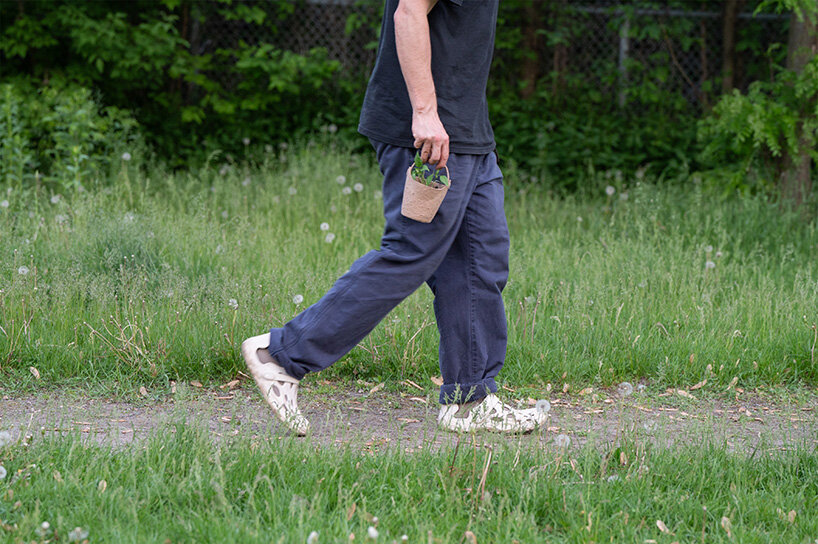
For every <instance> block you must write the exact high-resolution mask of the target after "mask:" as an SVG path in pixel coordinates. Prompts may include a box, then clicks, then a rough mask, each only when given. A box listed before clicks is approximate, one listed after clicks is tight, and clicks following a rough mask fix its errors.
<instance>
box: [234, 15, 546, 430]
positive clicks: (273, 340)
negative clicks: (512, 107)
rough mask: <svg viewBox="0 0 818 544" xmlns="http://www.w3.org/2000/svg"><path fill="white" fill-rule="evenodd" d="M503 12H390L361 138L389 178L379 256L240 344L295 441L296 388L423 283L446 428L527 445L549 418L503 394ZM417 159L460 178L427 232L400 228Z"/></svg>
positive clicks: (408, 224)
mask: <svg viewBox="0 0 818 544" xmlns="http://www.w3.org/2000/svg"><path fill="white" fill-rule="evenodd" d="M498 5H499V0H386V5H385V8H384V17H383V23H382V27H381V39H380V45H379V48H378V57H377V61H376V63H375V68H374V70H373V73H372V77H371V79H370V81H369V86H368V88H367V92H366V97H365V98H364V104H363V109H362V112H361V119H360V125H359V127H358V130H359V132H360V133H361V134H363V135H365V136H367V137H369V139H370V141H371V142H372V145H373V147H374V148H375V151H376V153H377V158H378V163H379V165H380V169H381V172H382V174H383V176H384V182H383V203H384V217H385V220H386V224H385V228H384V234H383V237H382V239H381V247H380V249H379V250H377V251H370V252H369V253H367V254H365V255H364V256H363V257H361V258H360V259H358V260H357V261H355V263H354V264H353V265H352V267H351V268H350V270H349V272H347V273H346V274H344V275H343V276H342V277H341V278H339V279H338V280H337V281H336V283H335V285H333V286H332V288H331V289H330V290H329V291H328V292H327V293H326V294H325V295H324V296H323V297H322V298H321V299H320V300H319V301H318V302H316V303H315V304H314V305H312V306H310V307H309V308H307V309H306V310H304V311H303V312H301V313H300V314H299V315H298V316H296V317H295V318H294V319H293V320H292V321H290V322H289V323H287V324H286V325H284V326H283V327H282V328H277V329H272V330H271V331H270V334H264V335H261V336H256V337H252V338H249V339H247V340H245V342H244V343H243V344H242V355H243V357H244V359H245V361H246V362H247V366H248V368H249V369H250V372H251V373H252V375H253V377H254V379H255V380H256V383H257V384H258V386H259V387H260V389H261V392H262V394H263V395H264V397H265V399H266V400H267V402H268V404H269V405H270V407H271V408H272V409H273V410H274V411H275V412H276V414H277V415H278V417H279V418H280V419H281V420H282V421H283V422H285V423H286V424H287V425H288V426H289V427H290V428H291V429H292V430H294V431H295V432H296V433H298V434H305V433H306V432H307V431H308V429H309V422H308V421H307V420H306V418H305V417H304V416H303V415H302V414H301V412H300V410H299V409H298V403H297V391H298V382H299V380H301V379H302V378H303V377H304V375H306V374H307V373H308V372H318V371H320V370H322V369H324V368H327V367H328V366H330V365H331V364H333V363H334V362H335V361H337V360H338V359H340V358H341V357H343V356H344V355H345V354H346V353H347V352H349V350H351V349H352V348H353V347H355V346H356V345H357V344H358V342H360V341H361V340H362V339H363V338H364V337H365V336H366V335H367V334H369V333H370V331H372V329H374V328H375V326H376V325H377V324H378V323H379V322H380V321H381V320H382V319H383V318H384V317H385V316H386V315H387V314H388V313H389V312H390V311H391V310H392V309H393V308H394V307H395V306H397V305H398V304H399V303H400V302H401V301H402V300H403V299H405V298H406V297H408V296H409V295H410V294H412V293H413V292H414V291H415V290H416V289H417V288H418V287H420V286H421V285H422V284H423V283H424V282H425V283H427V284H428V285H429V287H430V288H431V290H432V292H433V294H434V297H435V299H434V309H435V318H436V321H437V326H438V331H439V333H440V353H439V357H440V370H441V374H442V376H443V386H442V387H441V389H440V403H441V405H442V406H441V409H440V413H439V416H438V424H439V425H440V427H441V428H443V429H446V430H451V431H476V430H489V431H497V432H509V433H520V432H529V431H532V430H534V429H535V428H537V427H538V426H540V425H542V424H543V423H544V421H545V415H544V414H542V413H540V412H539V411H537V410H535V409H526V410H519V409H514V408H512V407H511V406H508V405H506V404H504V403H502V402H501V401H500V400H499V399H498V398H497V396H496V395H495V394H494V393H496V391H497V385H496V384H495V381H494V378H495V377H496V376H497V374H498V373H499V372H500V369H501V367H502V366H503V362H504V360H505V353H506V337H507V333H506V317H505V310H504V307H503V300H502V296H501V293H502V290H503V288H504V287H505V284H506V281H507V278H508V250H509V239H508V228H507V226H506V218H505V211H504V208H503V178H502V174H501V172H500V169H499V168H498V166H497V159H496V154H495V153H494V148H495V142H494V133H493V131H492V128H491V125H490V123H489V119H488V108H487V105H486V82H487V80H488V74H489V67H490V65H491V59H492V55H493V51H494V32H495V26H496V21H497V9H498ZM417 149H419V150H420V153H421V157H422V158H423V160H424V161H427V162H429V163H432V164H434V165H436V167H438V168H443V167H444V166H446V165H448V167H449V171H450V172H451V187H450V189H449V191H448V193H447V195H446V197H445V199H444V200H443V203H442V204H441V207H440V210H439V211H438V213H437V215H436V216H435V218H434V219H433V220H432V222H431V223H428V224H427V223H418V222H416V221H413V220H411V219H408V218H406V217H403V216H402V215H401V214H400V209H401V199H402V196H403V186H404V180H405V177H406V170H407V168H408V167H409V165H410V164H411V163H412V160H413V158H414V155H415V153H416V150H417Z"/></svg>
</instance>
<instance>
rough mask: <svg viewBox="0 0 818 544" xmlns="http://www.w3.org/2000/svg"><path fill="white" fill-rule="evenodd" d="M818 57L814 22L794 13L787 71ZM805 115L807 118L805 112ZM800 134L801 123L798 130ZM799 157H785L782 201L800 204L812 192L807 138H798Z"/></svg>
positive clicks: (817, 35)
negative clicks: (800, 17)
mask: <svg viewBox="0 0 818 544" xmlns="http://www.w3.org/2000/svg"><path fill="white" fill-rule="evenodd" d="M815 55H818V32H816V24H815V22H814V21H809V20H808V19H805V20H803V21H799V20H798V18H797V17H796V15H795V14H794V13H793V14H792V15H791V18H790V34H789V40H788V43H787V68H788V69H789V70H792V71H794V72H796V73H799V72H801V71H802V70H803V69H804V66H806V64H807V63H808V62H809V61H810V60H811V59H812V58H813V57H814V56H815ZM807 115H809V114H808V113H807ZM797 131H798V133H799V134H802V133H803V128H802V123H799V126H798V128H797ZM798 148H799V149H798V154H797V155H795V156H789V155H788V156H786V157H785V158H784V165H785V167H784V171H783V172H782V173H781V178H780V188H781V192H782V195H783V196H784V198H787V199H791V200H792V201H793V202H794V203H795V204H796V205H800V204H801V203H802V202H804V200H805V199H806V198H807V197H808V196H809V195H810V193H811V192H812V177H811V174H812V158H811V157H810V156H809V147H808V145H807V138H806V137H805V136H803V135H802V136H801V137H800V140H799V146H798Z"/></svg>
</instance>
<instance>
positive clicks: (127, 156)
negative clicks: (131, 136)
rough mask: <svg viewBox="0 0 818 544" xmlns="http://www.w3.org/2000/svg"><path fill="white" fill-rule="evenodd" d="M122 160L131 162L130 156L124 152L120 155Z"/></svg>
mask: <svg viewBox="0 0 818 544" xmlns="http://www.w3.org/2000/svg"><path fill="white" fill-rule="evenodd" d="M122 160H123V161H125V162H128V161H129V160H131V154H130V153H128V152H127V151H126V152H125V153H123V154H122Z"/></svg>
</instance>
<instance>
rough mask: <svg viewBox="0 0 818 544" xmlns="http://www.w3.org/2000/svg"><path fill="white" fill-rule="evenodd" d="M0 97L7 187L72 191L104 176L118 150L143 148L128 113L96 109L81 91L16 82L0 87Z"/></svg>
mask: <svg viewBox="0 0 818 544" xmlns="http://www.w3.org/2000/svg"><path fill="white" fill-rule="evenodd" d="M0 97H2V105H0V127H2V133H3V138H2V141H0V181H2V182H3V183H4V184H6V185H7V186H8V187H12V188H18V189H23V188H26V187H30V186H31V185H32V184H34V183H39V182H40V181H42V182H43V183H45V184H46V185H48V186H50V187H51V188H53V189H54V190H55V191H59V192H66V191H71V190H76V189H79V188H81V187H83V186H84V185H88V184H90V183H93V182H94V181H95V180H96V179H98V178H100V177H103V176H106V175H107V174H108V172H109V170H110V168H111V167H112V166H113V165H114V164H118V163H119V161H120V158H119V153H121V152H122V151H125V150H128V151H129V152H132V151H134V149H135V148H141V145H140V136H139V132H138V127H137V123H136V121H134V119H133V118H132V117H131V116H130V114H129V113H128V112H126V111H123V110H120V109H118V108H115V107H113V106H108V107H102V106H100V104H99V102H98V101H97V100H95V99H94V97H93V96H92V92H91V91H90V90H88V89H86V88H84V87H80V86H78V85H75V84H71V83H67V82H65V81H62V80H60V79H52V80H51V82H50V83H49V85H48V86H43V87H40V88H35V87H33V86H32V85H30V84H28V83H25V82H21V81H14V82H11V83H5V84H3V85H0Z"/></svg>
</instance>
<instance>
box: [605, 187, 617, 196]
mask: <svg viewBox="0 0 818 544" xmlns="http://www.w3.org/2000/svg"><path fill="white" fill-rule="evenodd" d="M614 193H616V189H615V188H614V186H613V185H608V186H607V187H605V194H606V195H608V196H613V195H614Z"/></svg>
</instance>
